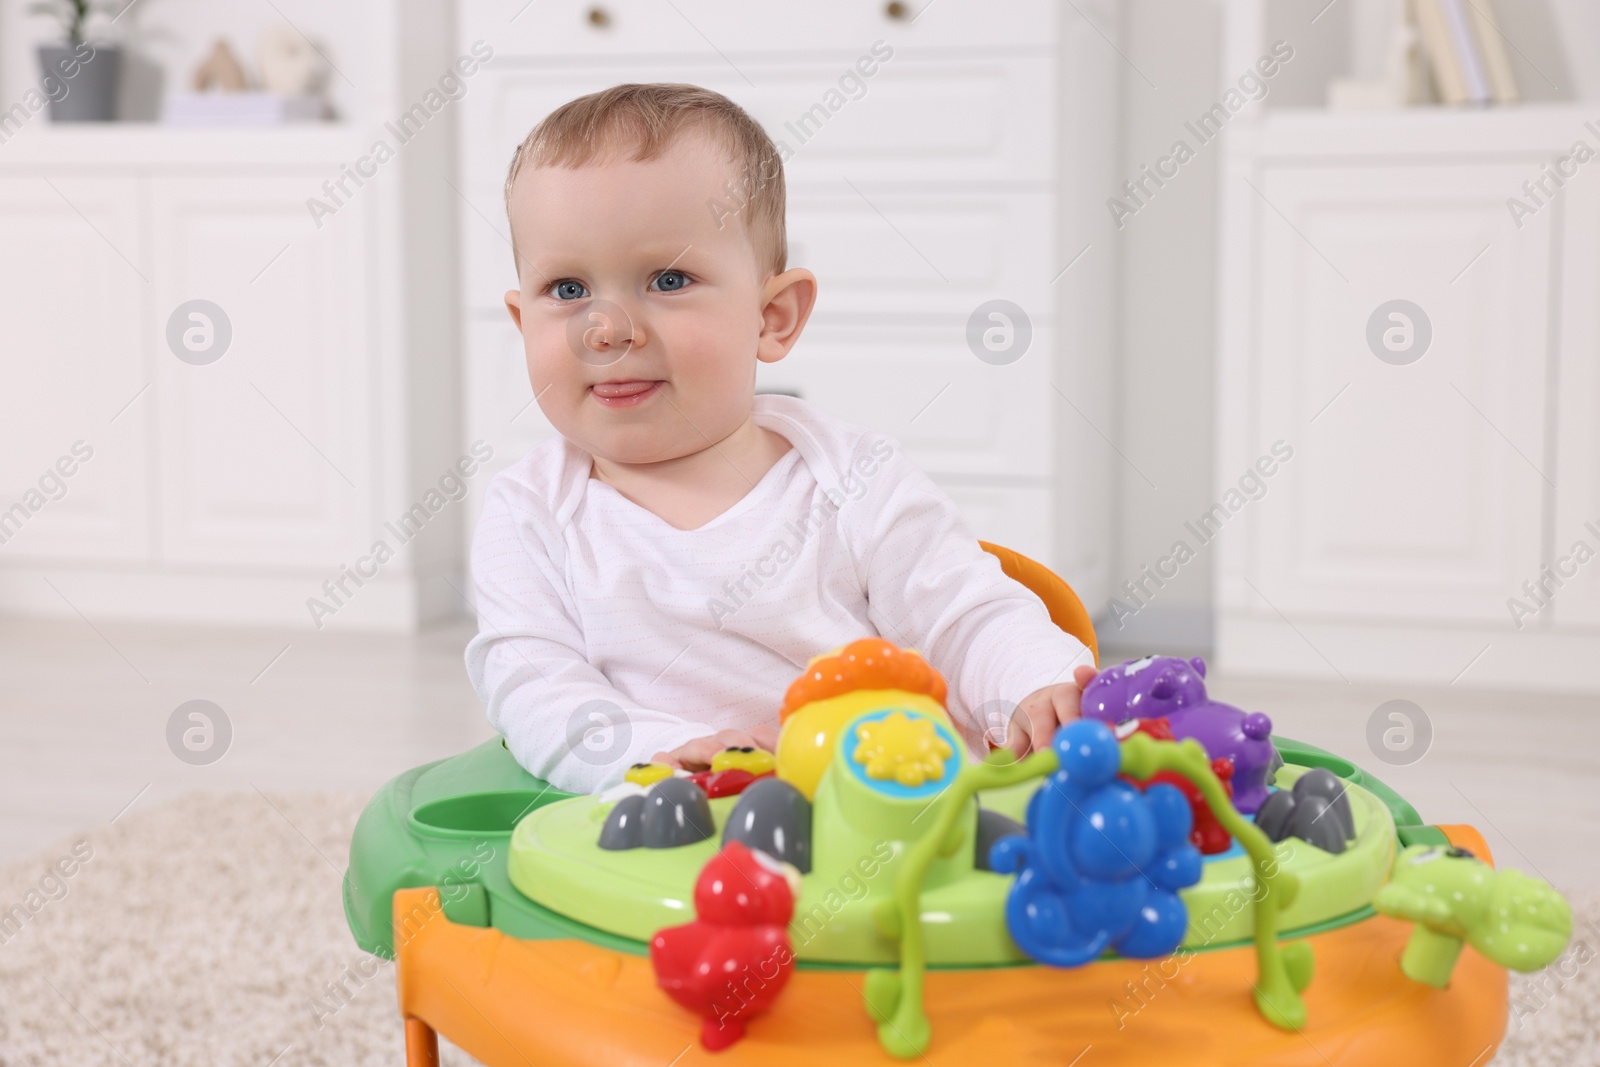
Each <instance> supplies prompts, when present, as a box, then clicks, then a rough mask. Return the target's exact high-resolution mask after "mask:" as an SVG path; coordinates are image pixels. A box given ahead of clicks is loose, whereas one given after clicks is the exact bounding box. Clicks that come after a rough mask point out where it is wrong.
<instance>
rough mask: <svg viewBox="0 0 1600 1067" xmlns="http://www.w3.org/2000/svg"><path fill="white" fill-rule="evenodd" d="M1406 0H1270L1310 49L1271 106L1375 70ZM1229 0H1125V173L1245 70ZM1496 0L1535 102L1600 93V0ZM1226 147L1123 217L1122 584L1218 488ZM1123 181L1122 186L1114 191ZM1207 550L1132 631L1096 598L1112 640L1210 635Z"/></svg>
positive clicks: (1166, 545)
mask: <svg viewBox="0 0 1600 1067" xmlns="http://www.w3.org/2000/svg"><path fill="white" fill-rule="evenodd" d="M1393 2H1394V0H1339V2H1338V3H1336V4H1335V5H1334V6H1332V7H1327V0H1267V5H1268V9H1269V22H1270V24H1271V27H1272V29H1271V33H1272V35H1273V36H1274V37H1283V38H1286V39H1289V40H1291V41H1292V42H1294V45H1295V48H1296V57H1295V59H1294V61H1292V62H1291V63H1290V64H1289V66H1287V67H1286V68H1285V69H1284V72H1283V74H1282V75H1281V76H1280V77H1279V78H1277V79H1274V80H1273V81H1272V82H1271V83H1269V85H1270V87H1269V93H1268V96H1267V103H1268V105H1269V106H1276V107H1284V106H1320V104H1321V102H1322V99H1323V96H1322V94H1323V87H1324V82H1325V77H1326V74H1327V73H1328V72H1350V73H1361V74H1368V73H1371V72H1372V71H1371V70H1370V69H1362V68H1370V67H1371V66H1372V65H1373V64H1374V63H1375V59H1374V58H1373V57H1375V56H1376V55H1377V54H1379V50H1378V49H1377V48H1376V47H1375V46H1374V45H1373V44H1372V43H1371V42H1370V41H1369V40H1363V39H1362V34H1361V29H1360V28H1361V27H1363V26H1371V25H1380V26H1381V25H1382V19H1383V12H1384V6H1385V5H1387V4H1390V3H1393ZM1225 7H1226V4H1225V2H1223V0H1211V2H1207V3H1199V2H1196V0H1125V3H1124V4H1123V10H1122V20H1123V21H1122V35H1121V49H1122V52H1123V53H1124V54H1125V55H1126V57H1127V59H1126V60H1125V61H1119V62H1121V69H1122V75H1121V77H1122V86H1123V93H1122V100H1123V109H1124V110H1123V124H1122V145H1121V150H1120V154H1121V158H1122V166H1121V175H1120V177H1119V182H1120V181H1122V180H1126V179H1128V178H1130V177H1133V176H1135V175H1136V173H1137V172H1138V170H1139V168H1140V167H1141V166H1142V165H1144V164H1147V163H1154V162H1155V160H1156V158H1157V157H1159V156H1161V155H1163V154H1165V153H1166V152H1167V150H1168V148H1169V147H1170V145H1171V144H1172V142H1173V140H1174V139H1175V138H1176V137H1179V136H1184V130H1183V123H1184V121H1185V120H1188V119H1192V118H1193V117H1195V116H1196V115H1198V114H1199V113H1200V112H1202V111H1204V110H1206V109H1207V108H1209V107H1210V106H1211V105H1212V104H1213V103H1215V102H1217V99H1218V95H1219V94H1220V92H1221V91H1222V87H1223V85H1224V83H1231V82H1232V81H1233V80H1234V79H1235V78H1237V76H1238V74H1239V73H1240V72H1238V71H1224V70H1223V69H1222V59H1221V52H1222V30H1223V14H1224V9H1225ZM1324 8H1327V10H1326V12H1325V13H1324V14H1323V16H1322V17H1321V18H1318V19H1317V21H1316V22H1315V23H1314V24H1313V23H1312V21H1311V20H1312V18H1313V17H1314V16H1316V15H1317V14H1318V12H1319V11H1323V9H1324ZM1495 10H1496V12H1497V14H1498V15H1499V18H1500V23H1501V27H1502V30H1503V32H1504V34H1505V36H1506V38H1507V41H1508V42H1509V47H1508V51H1509V52H1510V54H1511V60H1512V66H1513V69H1514V71H1515V73H1516V77H1517V80H1518V84H1519V86H1520V87H1521V88H1522V92H1523V94H1524V97H1525V98H1526V99H1527V100H1528V101H1529V102H1534V103H1536V102H1540V101H1547V100H1596V101H1600V4H1597V3H1595V2H1594V0H1497V2H1496V4H1495ZM1152 83H1153V84H1152ZM1188 139H1189V140H1191V141H1193V140H1194V138H1193V137H1192V136H1190V137H1188ZM1216 148H1217V145H1216V144H1214V143H1213V144H1211V145H1207V146H1203V147H1201V148H1200V149H1199V151H1198V152H1197V154H1196V157H1195V158H1194V159H1193V160H1191V161H1190V162H1188V163H1186V164H1185V165H1183V166H1182V168H1181V169H1180V171H1179V174H1178V176H1177V177H1176V178H1174V179H1172V180H1171V181H1169V182H1168V183H1167V184H1166V185H1165V186H1164V187H1163V188H1160V189H1159V190H1156V192H1155V194H1154V195H1153V196H1151V197H1150V198H1149V202H1148V205H1147V206H1145V207H1143V208H1141V209H1140V210H1138V212H1137V213H1136V214H1135V215H1133V216H1131V217H1128V218H1125V219H1124V220H1123V222H1124V225H1123V227H1122V228H1121V230H1119V231H1116V233H1117V237H1118V240H1119V253H1120V257H1121V265H1120V289H1121V295H1120V302H1121V307H1120V312H1119V316H1118V318H1119V322H1120V334H1121V336H1120V345H1119V348H1120V356H1119V360H1118V398H1119V399H1118V417H1119V420H1118V432H1117V439H1118V444H1119V447H1120V448H1121V450H1122V452H1123V453H1124V454H1125V455H1126V457H1127V459H1126V460H1125V461H1119V463H1120V466H1119V469H1118V472H1117V474H1118V478H1117V484H1118V486H1119V487H1120V494H1119V496H1120V498H1119V502H1118V507H1117V537H1116V539H1115V540H1116V545H1117V549H1116V553H1115V558H1114V560H1113V563H1112V585H1113V587H1115V586H1118V585H1120V584H1121V583H1122V582H1123V581H1125V580H1129V579H1137V578H1138V577H1139V576H1140V571H1141V568H1142V567H1143V566H1144V565H1145V564H1154V562H1155V560H1156V559H1157V558H1158V557H1160V556H1162V555H1164V554H1165V553H1166V552H1167V551H1168V550H1169V549H1170V547H1171V545H1172V543H1173V541H1174V540H1175V539H1176V538H1177V537H1178V536H1180V535H1181V533H1182V530H1183V524H1184V522H1185V521H1186V520H1188V519H1191V518H1193V517H1194V516H1195V515H1197V514H1199V513H1200V512H1202V511H1204V510H1205V509H1206V508H1208V507H1210V506H1211V504H1212V503H1213V501H1214V493H1215V491H1216V490H1215V489H1214V488H1213V481H1214V477H1213V470H1212V457H1213V450H1212V438H1213V431H1214V426H1215V414H1214V412H1215V405H1214V400H1213V381H1214V377H1213V365H1214V362H1215V352H1216V346H1215V336H1214V334H1215V331H1214V322H1215V302H1216V291H1217V288H1216V274H1215V271H1216V239H1217V237H1216V204H1217V165H1218V159H1219V158H1220V153H1218V152H1217V151H1216ZM1112 195H1118V190H1115V189H1111V190H1107V191H1106V194H1105V196H1107V197H1110V196H1112ZM1135 467H1136V468H1137V470H1135V469H1134V468H1135ZM1146 479H1148V482H1147V481H1146ZM1150 483H1154V487H1152V485H1151V484H1150ZM1201 552H1202V555H1201V557H1199V558H1197V559H1196V560H1195V561H1194V562H1192V563H1190V564H1187V565H1185V566H1184V567H1182V568H1181V569H1180V570H1179V572H1178V575H1177V577H1176V578H1174V579H1172V580H1170V581H1167V583H1166V584H1165V586H1164V587H1162V588H1160V589H1156V590H1155V593H1154V596H1153V597H1152V598H1150V600H1149V606H1148V607H1145V608H1143V609H1141V610H1140V611H1139V612H1138V613H1137V614H1136V615H1135V616H1134V617H1133V618H1131V619H1128V620H1127V621H1126V623H1125V627H1124V628H1123V629H1121V630H1119V629H1118V627H1117V625H1116V623H1113V622H1109V621H1108V620H1109V618H1110V614H1111V613H1110V612H1109V611H1108V606H1107V605H1106V604H1104V603H1098V604H1090V605H1089V607H1090V610H1091V611H1093V612H1094V613H1095V614H1096V617H1097V618H1099V619H1101V620H1102V640H1103V641H1105V642H1107V643H1109V644H1113V645H1116V646H1124V645H1133V646H1139V647H1148V648H1161V649H1163V650H1166V649H1171V650H1174V651H1176V650H1180V649H1183V648H1187V647H1194V648H1203V647H1205V646H1207V645H1208V644H1209V642H1210V615H1211V599H1212V582H1211V562H1212V561H1211V560H1210V559H1209V558H1207V557H1206V556H1205V555H1204V554H1203V553H1205V552H1206V550H1205V549H1201ZM1150 588H1154V587H1153V586H1150Z"/></svg>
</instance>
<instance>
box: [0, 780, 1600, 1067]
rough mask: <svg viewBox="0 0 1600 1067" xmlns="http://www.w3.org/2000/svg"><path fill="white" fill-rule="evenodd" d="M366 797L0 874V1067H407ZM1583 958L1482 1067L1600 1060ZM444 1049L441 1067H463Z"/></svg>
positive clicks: (1533, 986)
mask: <svg viewBox="0 0 1600 1067" xmlns="http://www.w3.org/2000/svg"><path fill="white" fill-rule="evenodd" d="M363 800H364V798H361V797H356V796H349V795H271V796H263V795H261V794H259V793H246V794H231V795H224V796H196V797H191V798H188V799H185V800H180V801H176V802H173V803H169V804H165V805H162V806H152V807H148V808H144V809H141V808H139V807H138V806H137V805H136V806H135V807H134V808H133V809H132V810H131V811H129V812H128V813H127V814H126V815H124V816H122V817H121V818H120V819H119V820H118V821H117V823H116V824H115V825H113V826H109V827H102V828H100V829H97V830H94V831H93V832H90V833H87V834H85V835H83V837H81V838H75V839H70V840H68V841H64V842H62V843H61V844H60V846H59V847H57V848H55V849H52V850H49V851H47V852H44V853H41V854H40V855H37V856H35V857H33V858H32V859H29V860H26V861H24V862H22V863H18V864H13V865H10V866H9V867H7V868H5V869H3V870H0V911H6V910H10V909H11V908H12V906H13V905H15V904H22V905H24V910H26V906H27V904H28V903H30V902H31V903H33V904H35V905H41V902H42V906H39V907H38V909H37V912H36V913H35V914H33V916H32V918H31V919H30V920H28V921H27V922H26V923H25V924H24V925H22V926H21V928H20V929H17V930H15V931H13V930H12V929H11V928H10V927H8V926H4V925H0V1065H3V1067H36V1065H46V1064H48V1065H52V1067H54V1065H58V1064H60V1065H69V1064H70V1065H72V1067H100V1065H106V1067H156V1065H160V1067H190V1065H193V1067H231V1065H239V1067H269V1065H271V1064H274V1063H276V1064H277V1065H278V1067H310V1065H319V1064H326V1065H330V1067H333V1065H337V1067H351V1065H358V1067H360V1065H367V1064H371V1065H374V1067H378V1065H381V1067H395V1065H398V1064H401V1063H403V1062H404V1053H403V1045H402V1042H401V1037H400V1025H399V1022H398V1019H397V1017H396V1015H395V1010H394V972H393V969H392V967H391V965H389V964H387V963H381V962H379V961H376V960H374V959H373V958H372V957H370V956H367V955H365V954H363V953H361V952H359V951H358V950H357V949H356V947H355V944H354V942H352V941H351V939H350V934H349V931H348V930H347V929H346V928H345V924H344V914H343V911H342V909H341V907H340V902H339V901H340V897H339V880H340V872H341V871H342V869H343V866H344V861H345V856H346V854H347V849H348V844H349V839H350V831H351V829H352V827H353V826H354V825H355V820H356V816H357V815H358V814H359V813H360V811H361V806H362V803H363ZM80 840H81V841H86V842H87V846H83V845H80V846H79V855H80V856H81V855H83V854H84V853H85V852H86V851H87V848H92V850H93V853H92V857H91V858H89V859H88V860H87V861H86V862H83V863H82V864H81V865H78V866H76V869H74V867H75V864H76V861H71V862H68V863H66V864H64V866H65V867H66V869H69V870H72V874H71V876H70V877H66V878H62V877H61V876H60V875H59V873H56V874H54V875H52V874H51V871H52V869H53V868H54V867H55V865H56V864H57V862H58V861H60V860H63V859H64V858H67V857H71V856H72V855H73V845H74V843H75V842H76V841H80ZM30 893H31V894H34V895H32V896H30ZM3 918H4V917H3V915H0V921H3ZM1580 941H1581V942H1583V944H1582V945H1581V946H1580V945H1579V942H1580ZM1595 947H1600V900H1596V899H1593V898H1591V899H1588V900H1585V901H1582V902H1580V907H1579V930H1578V933H1577V935H1576V936H1575V938H1574V945H1573V948H1571V949H1569V951H1568V955H1567V957H1566V958H1565V960H1564V961H1563V963H1562V964H1559V965H1558V966H1557V967H1554V968H1552V969H1551V970H1549V971H1547V972H1545V974H1543V975H1540V976H1534V977H1533V978H1532V979H1529V978H1518V979H1517V983H1516V986H1515V987H1514V990H1513V1016H1514V1018H1513V1021H1512V1024H1511V1028H1510V1032H1509V1034H1508V1035H1507V1039H1506V1043H1505V1045H1504V1047H1503V1048H1502V1051H1501V1053H1500V1055H1499V1056H1498V1057H1497V1058H1496V1059H1495V1060H1494V1061H1493V1062H1494V1063H1495V1064H1497V1065H1516V1067H1573V1065H1583V1064H1600V981H1597V980H1596V977H1595V971H1596V967H1595V961H1594V957H1595V952H1594V951H1592V949H1593V948H1595ZM341 985H342V990H343V991H340V990H339V987H340V986H341ZM442 1051H443V1060H444V1062H445V1063H446V1064H451V1065H465V1064H470V1063H473V1062H475V1061H473V1060H472V1059H471V1058H470V1057H468V1056H466V1055H465V1054H463V1053H461V1052H460V1051H459V1050H457V1049H454V1048H449V1047H446V1048H444V1049H443V1050H442ZM886 1062H887V1061H886ZM1461 1067H1469V1065H1467V1064H1462V1065H1461ZM1470 1067H1479V1065H1470Z"/></svg>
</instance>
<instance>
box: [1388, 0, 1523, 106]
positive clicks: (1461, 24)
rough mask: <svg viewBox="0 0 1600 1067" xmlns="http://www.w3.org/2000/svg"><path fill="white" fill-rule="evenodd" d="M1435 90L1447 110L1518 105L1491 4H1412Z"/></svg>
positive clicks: (1416, 0) (1455, 0)
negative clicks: (1453, 106) (1454, 106)
mask: <svg viewBox="0 0 1600 1067" xmlns="http://www.w3.org/2000/svg"><path fill="white" fill-rule="evenodd" d="M1410 2H1411V6H1412V9H1413V12H1414V14H1415V16H1416V23H1417V29H1418V31H1419V32H1420V33H1421V34H1422V45H1423V48H1424V49H1425V50H1426V51H1427V53H1428V65H1429V66H1430V67H1431V68H1432V70H1433V84H1434V88H1435V90H1436V91H1437V92H1438V94H1439V100H1440V102H1442V103H1445V104H1466V105H1475V106H1478V107H1489V106H1491V105H1493V104H1514V103H1516V102H1517V100H1518V94H1517V83H1516V81H1515V80H1514V79H1513V78H1512V76H1511V60H1510V58H1509V57H1508V56H1507V55H1506V39H1505V36H1504V35H1503V34H1502V33H1501V32H1500V23H1499V20H1497V19H1496V18H1495V13H1494V5H1493V3H1492V2H1491V0H1410Z"/></svg>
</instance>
